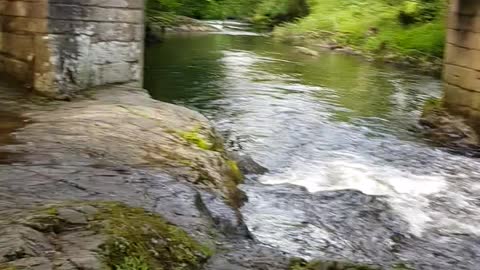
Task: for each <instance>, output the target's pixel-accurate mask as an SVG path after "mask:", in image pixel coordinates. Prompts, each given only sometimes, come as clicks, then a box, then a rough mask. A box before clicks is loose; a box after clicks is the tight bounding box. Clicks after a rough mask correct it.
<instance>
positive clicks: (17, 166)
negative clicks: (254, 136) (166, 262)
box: [0, 86, 250, 269]
mask: <svg viewBox="0 0 480 270" xmlns="http://www.w3.org/2000/svg"><path fill="white" fill-rule="evenodd" d="M2 94H3V96H2V99H1V101H0V103H1V104H2V108H4V109H6V110H10V112H9V113H10V114H18V115H22V117H23V118H21V119H28V120H26V122H24V121H23V120H22V121H21V125H20V124H19V125H18V126H16V127H18V128H19V129H17V130H15V131H14V132H13V133H12V134H11V135H10V136H7V137H8V138H9V139H8V140H5V141H4V143H2V145H0V153H2V156H5V157H8V158H4V159H1V161H2V162H1V163H0V214H1V215H2V217H3V218H2V222H1V223H0V230H2V231H3V232H5V233H4V234H2V236H4V237H3V238H2V239H1V240H0V250H1V252H0V262H2V263H3V264H4V265H9V267H10V266H15V267H16V268H17V269H24V268H25V269H100V268H99V267H97V266H98V265H100V262H103V261H102V260H100V259H98V258H97V257H98V256H96V255H99V254H102V250H104V249H102V248H97V247H98V246H100V247H101V246H104V244H105V243H107V242H108V237H103V236H105V233H99V232H98V231H95V230H94V228H93V227H96V226H97V224H95V218H93V221H94V223H92V222H91V221H90V220H92V215H91V213H90V212H100V213H101V212H102V211H106V210H108V209H107V208H105V207H104V205H103V204H100V205H99V204H98V202H110V201H115V202H116V203H118V205H117V204H114V207H115V208H116V209H118V207H120V208H121V209H123V210H125V211H123V210H122V212H124V213H117V214H119V215H120V214H121V215H122V220H125V218H127V217H130V216H131V215H134V214H135V215H137V217H135V216H133V217H132V218H134V217H135V220H136V222H139V224H138V226H146V227H148V226H149V225H148V222H147V223H146V224H144V222H143V221H142V220H141V219H140V217H141V216H144V217H148V216H149V215H150V214H149V213H152V214H153V213H154V215H155V216H157V218H156V219H154V220H150V221H152V222H155V220H162V222H163V221H164V222H165V224H174V225H175V227H178V228H179V230H183V231H185V232H186V233H188V235H189V237H191V238H192V241H196V242H201V243H202V245H203V246H206V247H208V248H209V249H211V250H215V249H216V248H217V246H220V245H221V244H222V243H227V242H228V241H227V240H226V239H228V238H239V239H244V241H247V242H248V241H250V240H248V239H249V236H248V233H247V230H246V228H245V226H244V225H243V222H242V220H241V218H240V215H239V213H238V211H237V210H236V209H237V208H236V207H235V206H236V204H239V203H241V201H242V196H241V193H240V192H239V191H238V189H237V187H236V185H237V183H238V182H239V181H240V180H241V179H240V176H241V175H240V173H239V171H238V168H237V166H236V164H235V162H233V161H231V160H229V159H228V158H227V156H226V154H225V153H224V152H223V149H222V147H221V145H219V144H218V142H217V137H216V135H215V133H214V130H213V129H212V128H211V126H210V124H209V122H208V120H207V119H205V118H204V117H203V116H201V115H200V114H198V113H196V112H193V111H191V110H188V109H186V108H182V107H178V106H175V105H170V104H166V103H162V102H157V101H153V100H151V99H150V97H149V96H148V94H147V93H146V92H145V91H144V90H141V89H132V88H129V87H121V86H115V87H110V88H104V89H96V90H95V91H92V92H89V93H87V95H85V96H81V97H78V98H76V99H74V100H72V101H71V102H60V101H46V100H43V99H41V98H39V97H32V98H31V99H26V98H25V97H24V96H23V95H16V94H13V95H10V94H7V95H5V93H2ZM17 99H18V103H17V101H16V100H17ZM25 124H26V125H25ZM23 125H25V126H24V127H21V126H23ZM13 128H15V127H13ZM13 128H10V127H9V128H8V131H9V132H10V131H13V130H12V129H13ZM72 202H81V203H80V204H78V203H74V204H73V205H72ZM89 202H91V203H89ZM45 205H53V206H52V207H47V208H48V209H46V210H45ZM126 205H128V206H129V207H126ZM130 207H141V208H142V209H145V210H147V211H148V213H147V212H145V213H143V212H138V211H140V210H134V209H135V208H130ZM79 208H81V210H79ZM85 209H86V210H85ZM102 209H103V210H102ZM132 209H133V210H132ZM84 210H85V211H84ZM90 210H91V211H90ZM132 211H133V213H132ZM38 213H40V214H38ZM125 213H126V214H125ZM45 214H46V216H45ZM123 215H124V216H123ZM138 215H140V216H138ZM32 218H33V221H32ZM110 218H112V217H111V216H110V217H108V219H110ZM115 219H116V218H115ZM147 219H149V218H147ZM29 220H30V221H32V222H30V221H29ZM127 225H128V224H127ZM102 226H103V225H102ZM142 228H143V227H141V228H140V227H139V228H135V230H136V231H137V232H138V231H141V230H142ZM165 228H166V229H165ZM126 229H128V228H126ZM163 229H165V230H167V231H170V230H173V227H172V228H170V227H164V228H163ZM92 230H94V231H92ZM119 230H120V229H119ZM121 230H122V231H123V228H122V229H121ZM127 231H128V230H127ZM107 236H108V235H107ZM185 237H186V236H185ZM185 239H187V240H188V239H189V238H185ZM193 239H195V240H193ZM90 240H91V241H90ZM153 240H155V239H153ZM160 240H161V239H160ZM160 240H158V241H159V243H162V242H161V241H160ZM65 241H67V242H68V243H67V242H65ZM84 241H86V242H84ZM105 241H107V242H105ZM155 241H156V240H155ZM12 242H15V243H18V245H19V246H18V247H15V246H12V245H11V244H10V243H12ZM72 243H73V244H72ZM133 245H135V246H137V245H141V242H137V241H136V240H135V244H133ZM127 246H128V245H127ZM12 248H13V249H12ZM92 250H94V251H92ZM70 251H71V252H70ZM52 252H53V253H52ZM182 252H183V251H182ZM92 253H93V254H94V255H95V256H93V255H92ZM217 253H218V252H217ZM135 254H136V253H135ZM195 254H196V253H195ZM87 255H88V256H87ZM200 255H201V254H200ZM189 256H190V255H189ZM195 256H196V255H195ZM124 257H125V256H124ZM127 257H128V256H127ZM190 257H191V256H190ZM200 257H204V258H203V259H202V260H204V259H205V258H206V257H205V254H204V255H201V256H200ZM182 258H183V255H182ZM137 259H138V258H132V259H131V260H130V259H129V261H125V262H124V263H126V264H129V263H142V262H141V261H138V260H137ZM58 260H61V261H62V262H65V267H66V268H62V267H63V266H61V265H59V263H58V262H59V261H58ZM67 262H69V263H72V262H74V263H73V266H72V265H71V264H68V265H67ZM122 263H123V262H122ZM62 265H63V264H62ZM75 265H76V266H75ZM67 266H68V267H70V268H68V267H67ZM28 267H32V268H28ZM34 267H37V268H34ZM0 268H1V267H0ZM117 269H122V268H117ZM150 269H159V268H150ZM165 269H172V268H171V267H170V268H169V267H166V268H165ZM175 269H183V268H175ZM185 269H191V268H185ZM192 269H193V268H192ZM212 269H215V268H212Z"/></svg>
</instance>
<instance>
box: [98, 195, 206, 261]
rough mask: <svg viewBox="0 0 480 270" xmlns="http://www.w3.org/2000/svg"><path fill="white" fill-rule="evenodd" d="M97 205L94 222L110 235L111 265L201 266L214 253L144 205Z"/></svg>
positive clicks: (105, 248) (108, 256)
mask: <svg viewBox="0 0 480 270" xmlns="http://www.w3.org/2000/svg"><path fill="white" fill-rule="evenodd" d="M98 207H99V209H100V212H99V213H98V214H97V215H96V216H95V219H94V221H93V224H94V225H96V226H98V225H100V226H99V227H98V228H99V231H100V232H101V233H104V234H106V235H108V236H109V240H108V241H107V243H106V244H105V245H104V246H103V256H104V257H105V263H106V264H107V265H108V266H109V267H110V268H111V269H117V270H123V269H139V270H140V269H142V270H143V269H159V270H182V269H185V270H187V269H200V268H201V266H202V264H203V263H204V262H205V261H206V259H207V258H208V257H210V256H211V255H212V252H211V251H210V250H209V249H208V248H207V247H204V246H202V245H200V244H198V243H197V242H195V241H194V240H192V239H191V238H190V237H189V236H188V235H187V234H186V233H185V232H184V231H183V230H181V229H179V228H177V227H175V226H173V225H171V224H168V223H167V222H166V221H165V220H163V219H162V218H161V217H159V216H157V215H153V214H151V213H148V212H146V211H144V210H143V209H139V208H130V207H126V206H124V205H121V204H117V203H104V204H99V205H98ZM132 267H133V268H132Z"/></svg>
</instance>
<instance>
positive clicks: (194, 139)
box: [179, 128, 215, 150]
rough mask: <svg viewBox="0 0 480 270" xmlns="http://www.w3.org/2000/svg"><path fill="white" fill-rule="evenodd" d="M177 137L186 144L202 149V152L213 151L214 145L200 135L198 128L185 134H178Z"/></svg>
mask: <svg viewBox="0 0 480 270" xmlns="http://www.w3.org/2000/svg"><path fill="white" fill-rule="evenodd" d="M179 135H180V137H182V138H183V139H184V140H186V141H187V142H188V143H190V144H193V145H196V146H197V147H198V148H200V149H203V150H214V149H215V143H214V142H211V141H210V140H208V139H207V138H205V136H204V135H202V134H201V133H200V128H195V129H193V130H191V131H186V132H179Z"/></svg>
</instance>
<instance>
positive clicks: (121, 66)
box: [95, 62, 132, 85]
mask: <svg viewBox="0 0 480 270" xmlns="http://www.w3.org/2000/svg"><path fill="white" fill-rule="evenodd" d="M96 77H97V79H96V83H95V84H96V85H104V84H111V83H124V82H129V81H131V80H132V70H131V65H130V64H129V63H125V62H120V63H114V64H106V65H99V66H97V70H96Z"/></svg>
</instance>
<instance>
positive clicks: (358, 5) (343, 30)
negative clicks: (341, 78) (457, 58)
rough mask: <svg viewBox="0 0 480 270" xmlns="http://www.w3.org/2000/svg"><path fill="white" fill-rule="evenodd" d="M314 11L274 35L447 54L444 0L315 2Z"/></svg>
mask: <svg viewBox="0 0 480 270" xmlns="http://www.w3.org/2000/svg"><path fill="white" fill-rule="evenodd" d="M309 5H310V14H309V15H308V16H307V17H305V18H302V19H300V20H298V21H296V22H293V23H287V24H283V25H281V26H279V27H277V28H276V29H275V31H274V36H275V37H277V38H279V39H281V40H285V41H288V40H289V39H292V38H295V37H302V38H311V39H318V40H322V41H324V42H325V43H331V44H336V45H342V46H348V47H352V48H354V49H356V50H359V51H363V52H367V53H372V54H377V55H385V54H393V55H396V56H404V57H415V58H424V59H434V58H442V56H443V48H444V40H445V29H444V24H445V11H446V1H444V0H403V1H402V0H400V1H389V0H356V1H354V0H336V1H333V0H310V1H309Z"/></svg>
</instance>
